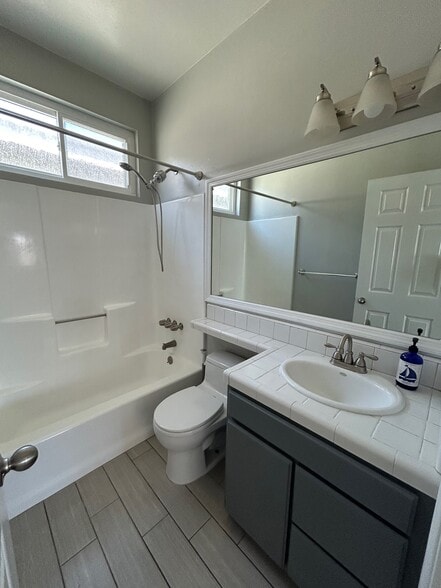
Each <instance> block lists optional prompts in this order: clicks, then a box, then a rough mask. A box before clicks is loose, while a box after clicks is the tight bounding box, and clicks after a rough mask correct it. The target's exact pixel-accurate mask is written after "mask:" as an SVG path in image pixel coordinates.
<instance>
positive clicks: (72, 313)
mask: <svg viewBox="0 0 441 588" xmlns="http://www.w3.org/2000/svg"><path fill="white" fill-rule="evenodd" d="M202 219H203V198H202V196H197V197H192V198H188V199H183V200H179V201H175V202H169V203H166V204H165V205H164V249H165V264H166V271H165V273H164V274H161V272H160V269H159V264H158V261H157V258H156V251H155V245H154V222H153V210H152V207H151V206H147V205H144V204H140V203H136V202H135V203H132V202H125V201H121V200H117V199H112V198H105V197H98V196H91V195H86V194H81V193H73V192H67V191H63V190H58V189H52V188H46V187H37V186H34V185H32V184H24V183H20V182H10V181H0V243H1V245H0V275H1V282H0V284H1V287H0V351H1V352H0V452H1V453H3V454H5V455H8V454H10V453H12V451H14V450H15V449H16V448H17V447H18V446H19V445H22V444H26V443H33V444H35V445H37V447H38V448H39V450H40V458H39V460H38V461H37V464H36V465H35V466H34V468H32V469H31V470H29V471H27V472H24V473H22V474H20V476H18V475H16V474H15V472H11V474H10V476H9V477H8V483H7V484H5V494H6V500H7V505H8V510H9V515H10V516H14V515H16V514H18V513H19V512H21V511H22V510H24V509H26V508H28V507H29V506H31V505H32V504H35V503H36V502H38V501H39V500H41V499H43V498H45V497H47V496H49V495H50V494H52V493H53V492H55V491H57V490H58V489H60V488H62V487H63V486H65V485H66V484H68V483H70V482H72V481H73V480H75V479H77V478H78V477H80V476H82V475H83V474H85V473H86V472H88V471H90V470H91V469H93V468H95V467H96V466H97V465H100V464H101V463H103V462H105V461H107V460H108V459H110V458H111V457H113V456H115V455H117V454H119V453H121V451H124V450H125V449H127V448H129V447H130V446H132V445H133V444H134V443H137V442H138V441H141V440H142V439H144V438H145V437H146V436H148V434H150V433H151V432H152V418H153V411H154V409H155V407H156V405H157V404H158V403H159V402H160V401H161V400H162V399H163V398H165V396H167V395H168V394H170V393H172V392H174V391H176V390H178V389H179V388H181V387H183V386H185V385H191V384H193V383H196V382H198V381H199V379H200V365H201V361H200V353H199V349H200V347H201V338H200V335H197V334H196V333H195V332H194V331H193V330H192V329H190V328H188V327H189V323H188V322H187V321H189V319H190V318H193V317H194V316H200V315H201V314H203V296H202V267H203V234H202V232H203V228H202V227H203V220H202ZM179 292H185V296H179V295H177V293H179ZM91 315H103V316H97V317H96V318H89V319H85V320H78V321H74V322H59V321H65V320H69V319H74V318H82V317H88V316H91ZM163 315H164V316H169V315H173V316H176V317H177V318H179V320H180V321H183V322H184V324H185V323H186V322H187V324H186V326H187V328H186V329H184V331H183V332H179V333H177V334H174V335H176V339H177V341H178V346H177V348H176V349H174V350H172V351H170V350H168V351H167V352H166V351H162V350H161V348H160V343H161V342H162V338H163V337H164V336H165V337H166V336H167V335H168V332H167V331H164V330H163V328H162V327H159V325H158V319H159V318H162V317H163ZM164 340H165V339H164ZM170 354H172V355H174V362H173V365H170V364H168V363H167V357H168V355H170Z"/></svg>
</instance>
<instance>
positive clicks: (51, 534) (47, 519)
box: [43, 500, 66, 588]
mask: <svg viewBox="0 0 441 588" xmlns="http://www.w3.org/2000/svg"><path fill="white" fill-rule="evenodd" d="M43 510H44V516H45V517H46V522H47V525H48V527H49V534H50V536H51V540H52V547H53V548H54V552H55V557H56V558H57V564H58V571H59V572H60V576H61V582H62V584H63V586H64V587H65V588H66V583H65V582H64V577H63V573H62V570H61V563H60V557H59V555H58V550H57V546H56V544H55V539H54V533H53V531H52V526H51V522H50V518H49V515H48V512H47V506H46V501H45V500H43Z"/></svg>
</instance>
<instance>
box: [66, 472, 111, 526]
mask: <svg viewBox="0 0 441 588" xmlns="http://www.w3.org/2000/svg"><path fill="white" fill-rule="evenodd" d="M106 463H108V462H106ZM104 466H105V464H104V463H103V464H102V465H100V466H98V467H97V468H95V469H94V470H92V471H91V472H89V474H91V473H93V472H95V471H96V470H99V469H100V468H101V469H102V470H103V472H104V475H105V476H106V478H107V480H108V481H109V483H110V485H111V486H112V488H113V489H114V490H115V492H116V496H117V498H115V499H114V500H112V502H109V504H106V505H105V506H103V507H101V508H100V509H99V510H97V511H96V512H94V513H93V514H90V512H89V509H88V508H87V506H86V503H85V501H84V498H83V495H82V493H81V490H80V486H79V484H78V482H80V481H81V480H82V478H83V477H84V476H83V477H82V478H79V479H78V480H76V481H75V482H74V484H75V486H76V487H77V490H78V494H79V495H80V498H81V502H82V503H83V505H84V508H85V509H86V513H87V516H88V517H89V519H90V518H91V517H93V516H95V515H96V514H98V513H99V512H101V511H102V510H103V509H104V508H106V507H107V506H110V505H111V504H113V503H114V502H115V501H116V500H118V498H120V496H119V494H118V492H117V490H116V488H115V486H114V485H113V484H112V480H111V479H110V478H109V474H108V473H107V472H106V470H105V469H104ZM86 475H88V474H86Z"/></svg>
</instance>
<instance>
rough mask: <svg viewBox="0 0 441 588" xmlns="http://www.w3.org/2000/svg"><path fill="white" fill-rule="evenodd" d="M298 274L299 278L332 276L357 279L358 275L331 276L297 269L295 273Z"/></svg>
mask: <svg viewBox="0 0 441 588" xmlns="http://www.w3.org/2000/svg"><path fill="white" fill-rule="evenodd" d="M297 273H298V274H300V275H301V276H332V277H334V278H354V279H357V278H358V274H331V273H328V272H307V271H306V270H304V269H299V270H298V271H297Z"/></svg>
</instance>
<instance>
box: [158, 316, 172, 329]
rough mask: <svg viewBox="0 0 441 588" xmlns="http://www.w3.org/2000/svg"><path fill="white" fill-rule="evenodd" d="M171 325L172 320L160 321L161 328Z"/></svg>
mask: <svg viewBox="0 0 441 588" xmlns="http://www.w3.org/2000/svg"><path fill="white" fill-rule="evenodd" d="M169 324H171V319H170V318H166V319H161V320H160V321H159V326H161V327H166V326H167V325H169Z"/></svg>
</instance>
